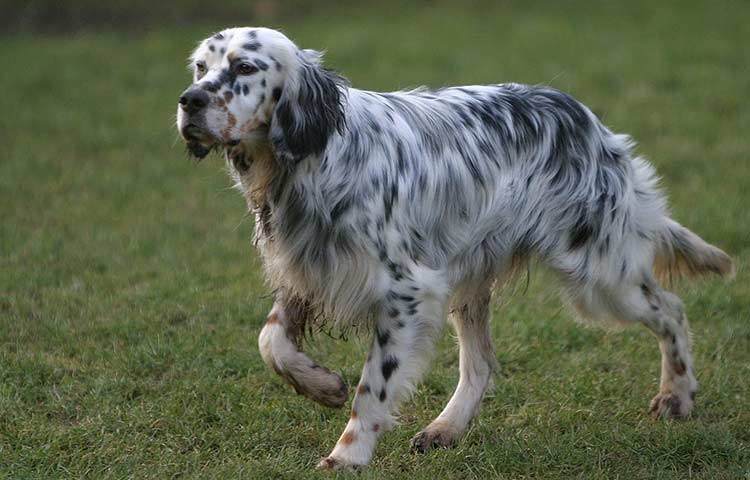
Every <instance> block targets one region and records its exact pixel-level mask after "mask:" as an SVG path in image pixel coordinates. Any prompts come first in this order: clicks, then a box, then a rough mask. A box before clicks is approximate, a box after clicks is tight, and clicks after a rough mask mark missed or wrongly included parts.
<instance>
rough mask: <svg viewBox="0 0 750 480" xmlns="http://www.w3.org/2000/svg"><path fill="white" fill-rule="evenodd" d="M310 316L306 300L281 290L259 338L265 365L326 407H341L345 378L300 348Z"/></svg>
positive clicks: (300, 392) (344, 393)
mask: <svg viewBox="0 0 750 480" xmlns="http://www.w3.org/2000/svg"><path fill="white" fill-rule="evenodd" d="M310 315H311V312H310V309H309V307H308V305H307V303H306V302H304V301H302V300H301V299H299V298H297V297H292V296H289V295H288V294H286V293H285V292H280V293H279V294H278V295H277V297H276V301H275V303H274V305H273V308H272V309H271V312H270V313H269V314H268V318H267V319H266V324H265V325H264V326H263V330H261V332H260V336H259V337H258V346H259V348H260V354H261V356H262V357H263V361H265V362H266V365H268V366H269V367H271V368H272V369H273V370H274V371H275V372H276V373H278V374H279V375H281V376H282V377H283V378H284V379H285V380H286V381H287V382H289V383H290V384H291V385H292V387H294V390H296V391H297V393H299V394H302V395H305V396H306V397H308V398H310V399H312V400H314V401H316V402H318V403H320V404H321V405H324V406H326V407H332V408H340V407H342V406H344V403H346V399H347V386H346V383H345V382H344V380H343V379H342V378H341V376H340V375H338V374H337V373H334V372H331V371H330V370H328V369H327V368H326V367H323V366H322V365H320V364H318V363H317V362H315V361H314V360H312V359H311V358H310V357H308V356H307V355H305V354H304V353H303V352H302V350H301V343H302V337H303V335H304V329H305V324H306V322H307V320H308V317H309V316H310Z"/></svg>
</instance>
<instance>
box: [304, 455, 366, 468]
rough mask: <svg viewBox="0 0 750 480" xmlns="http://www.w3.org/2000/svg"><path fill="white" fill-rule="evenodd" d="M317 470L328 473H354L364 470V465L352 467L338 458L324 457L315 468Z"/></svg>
mask: <svg viewBox="0 0 750 480" xmlns="http://www.w3.org/2000/svg"><path fill="white" fill-rule="evenodd" d="M315 468H316V469H317V470H321V471H328V472H342V471H343V472H354V471H357V470H360V469H362V468H364V465H353V464H350V463H347V462H345V461H343V460H341V459H339V458H335V457H326V458H324V459H322V460H321V461H320V462H318V465H317V466H316V467H315Z"/></svg>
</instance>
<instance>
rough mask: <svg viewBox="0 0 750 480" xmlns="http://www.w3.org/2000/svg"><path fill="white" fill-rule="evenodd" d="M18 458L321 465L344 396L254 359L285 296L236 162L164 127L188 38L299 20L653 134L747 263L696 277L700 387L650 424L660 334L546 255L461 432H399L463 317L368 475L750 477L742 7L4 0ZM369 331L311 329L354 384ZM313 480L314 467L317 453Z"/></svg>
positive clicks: (386, 86) (7, 332) (84, 464)
mask: <svg viewBox="0 0 750 480" xmlns="http://www.w3.org/2000/svg"><path fill="white" fill-rule="evenodd" d="M0 11H1V12H3V15H2V16H0V35H2V37H0V65H2V66H3V68H2V73H0V92H3V93H2V95H1V96H0V105H2V110H1V111H0V112H1V114H0V145H2V153H3V155H2V160H0V218H2V223H1V224H0V476H4V477H8V478H78V477H88V478H126V477H135V478H177V477H187V478H237V477H241V478H293V479H298V478H317V477H319V476H321V475H320V474H318V473H316V472H314V471H312V467H313V466H314V464H315V462H316V461H317V459H318V458H319V457H321V456H324V455H325V454H327V453H328V451H329V449H330V448H331V447H332V446H333V444H334V442H335V441H336V439H337V438H338V435H339V433H340V431H341V429H342V428H343V426H344V424H345V421H346V418H347V410H346V409H344V410H343V411H331V410H326V409H324V408H321V407H317V406H314V405H312V404H311V403H309V402H307V401H306V400H304V399H303V398H301V397H297V396H295V395H294V394H293V393H292V391H291V389H290V388H289V387H288V386H286V385H284V384H283V383H282V382H281V381H280V380H279V379H278V378H277V377H276V376H275V375H274V374H273V373H271V372H269V371H268V370H267V369H266V368H264V367H263V365H262V362H261V360H260V357H259V355H258V352H257V346H256V337H257V333H258V331H259V329H260V326H261V324H262V322H263V319H264V317H265V314H266V312H267V310H268V308H269V307H270V303H271V300H270V297H269V296H268V291H267V289H266V288H265V287H264V285H263V280H262V276H261V273H260V268H259V264H258V261H257V259H256V257H255V254H254V252H252V249H251V246H250V234H251V230H252V225H251V220H249V219H248V218H247V217H246V215H245V214H244V212H245V207H244V204H243V200H242V199H241V197H240V196H239V195H238V194H237V193H236V192H234V191H231V190H230V189H229V185H230V183H229V180H228V178H227V176H226V175H225V173H224V172H223V165H222V162H221V161H219V160H217V159H213V160H210V159H209V161H207V162H204V163H203V164H201V165H194V164H192V163H191V162H189V161H187V160H186V159H185V156H184V154H183V147H182V145H181V143H180V142H179V141H178V140H177V135H176V132H175V129H174V126H173V119H174V112H175V109H176V98H177V96H178V94H179V92H181V91H182V89H184V87H185V86H186V85H187V84H188V82H189V81H190V80H189V75H188V74H187V72H186V71H185V62H186V60H185V59H186V58H187V55H188V54H189V52H190V50H191V48H192V47H193V46H194V45H195V44H196V42H197V41H198V40H200V39H202V38H204V37H206V36H208V35H209V34H210V33H211V32H213V31H216V30H220V29H222V28H224V27H226V26H230V25H265V26H270V27H274V28H280V29H282V30H283V31H284V32H286V33H287V34H288V35H289V36H290V37H291V38H293V39H294V40H295V41H296V42H297V43H298V44H299V45H301V46H303V47H305V48H316V49H325V50H327V52H328V53H327V57H326V58H327V64H328V65H329V66H331V67H333V68H335V69H337V70H339V71H341V72H343V73H344V74H345V75H346V76H348V77H349V78H350V79H351V80H352V83H353V84H354V85H355V86H357V87H360V88H366V89H374V90H394V89H399V88H406V87H413V86H417V85H421V84H427V85H429V86H432V87H439V86H444V85H453V84H471V83H497V82H507V81H515V82H524V83H531V84H547V85H552V86H554V87H557V88H561V89H563V90H566V91H569V92H570V93H572V94H573V95H575V96H576V97H577V98H579V99H580V100H582V101H583V102H585V103H586V104H587V105H589V106H590V107H591V108H592V109H593V110H594V111H595V112H596V113H597V114H598V115H600V117H601V118H602V119H603V121H604V122H605V123H606V124H607V125H609V126H610V127H612V128H613V129H614V130H616V131H619V132H627V133H630V134H632V135H634V137H635V138H636V139H637V140H638V142H639V147H638V152H639V153H642V154H645V155H647V156H648V157H649V158H650V159H651V160H652V161H653V163H654V164H655V165H656V166H657V168H658V171H659V173H660V174H661V175H663V176H664V182H663V183H664V186H665V188H666V190H667V191H668V192H669V194H670V198H671V204H672V207H673V211H674V216H675V217H676V218H677V219H678V220H679V221H680V222H681V223H683V224H685V225H687V226H689V227H690V228H691V229H693V230H695V231H696V232H698V233H699V234H700V235H701V236H703V237H704V238H705V239H706V240H708V241H710V242H711V243H715V244H717V245H719V246H721V247H723V248H724V249H726V250H727V251H729V252H730V253H731V254H733V255H734V257H735V258H736V259H737V262H738V266H739V273H738V276H737V279H736V281H735V282H734V283H732V284H724V283H720V282H715V281H706V282H703V283H700V284H698V285H693V286H688V285H681V286H680V287H679V289H678V291H679V293H680V295H681V296H682V298H683V299H684V301H685V303H686V306H687V311H688V315H689V317H690V318H691V323H692V326H693V330H694V333H695V357H696V364H697V369H698V376H699V380H700V381H701V390H700V392H699V395H698V405H697V408H696V410H695V414H694V417H693V419H691V420H690V421H686V422H654V421H652V420H651V419H650V418H649V417H648V416H647V415H646V413H645V411H646V408H647V404H648V400H649V399H650V398H651V397H652V396H653V395H654V394H655V393H656V391H657V388H658V387H657V385H658V373H659V365H658V363H659V352H658V348H657V345H656V341H655V340H654V339H653V338H652V337H651V336H650V335H649V334H648V333H647V332H646V331H645V329H639V328H634V329H631V330H627V331H625V332H622V333H612V332H603V331H600V330H596V329H591V328H586V327H581V326H579V325H577V324H575V323H574V322H573V321H572V319H571V318H570V316H569V315H568V314H567V312H566V311H565V310H563V309H562V307H561V305H560V302H559V300H558V298H557V295H556V290H555V286H554V284H552V283H551V282H550V281H549V280H550V279H549V278H548V277H547V275H546V274H545V273H544V272H543V271H534V272H532V275H531V278H530V285H529V288H528V289H527V290H524V289H523V288H520V289H518V290H517V291H516V292H515V293H513V294H509V295H507V298H505V299H503V301H502V302H500V304H499V305H498V306H497V307H496V308H495V309H494V311H493V315H494V319H493V331H494V339H495V346H496V350H497V356H498V359H499V362H500V365H501V366H502V373H501V375H499V376H498V378H497V380H496V387H495V389H494V391H493V392H492V393H491V394H489V395H488V397H487V398H486V399H485V401H484V406H483V412H482V415H481V416H480V417H479V419H478V420H477V421H476V422H475V423H474V425H473V427H472V429H471V431H470V432H469V434H468V435H467V437H466V438H465V440H464V442H463V443H461V445H460V446H459V447H457V448H456V449H453V450H450V451H437V452H431V453H429V454H427V455H425V456H413V455H411V454H409V453H408V447H407V446H408V439H409V438H410V437H411V436H412V435H413V434H415V433H416V432H417V431H419V430H420V429H421V428H422V427H423V426H424V425H426V424H427V423H428V422H429V421H430V419H431V418H433V417H434V416H436V415H437V414H438V413H439V411H440V409H441V408H442V406H443V405H444V404H445V402H446V401H447V399H448V397H449V395H450V393H451V392H452V389H453V388H454V386H455V383H456V380H457V375H458V372H457V364H458V360H457V358H458V357H457V352H456V349H455V348H454V345H453V344H454V340H453V338H452V337H451V335H450V334H446V336H445V338H444V339H443V341H442V342H441V344H440V349H439V354H438V356H437V358H436V361H435V363H434V368H433V370H432V372H431V373H430V374H429V375H428V376H427V377H426V379H425V381H424V383H423V384H422V385H421V386H420V387H419V388H418V390H417V393H416V395H415V397H414V399H413V401H411V402H407V403H406V404H405V405H404V407H403V409H402V418H401V421H402V426H401V427H400V428H398V429H397V430H396V431H394V432H392V433H390V434H388V435H386V436H385V437H384V438H383V441H382V442H381V444H380V446H379V448H378V451H377V454H376V458H375V460H374V462H373V464H372V466H371V467H370V469H369V470H367V471H366V472H364V473H362V474H360V475H359V477H363V478H413V479H418V478H432V479H434V478H482V479H484V478H628V479H630V478H660V479H662V478H675V479H677V478H712V479H713V478H727V479H729V478H731V479H736V478H750V466H749V465H750V444H749V442H750V401H749V400H748V394H750V349H749V348H748V347H749V346H750V318H749V317H750V313H749V312H750V284H749V283H748V274H747V267H748V263H750V213H749V212H748V205H750V188H749V187H750V160H749V157H750V136H749V135H748V133H747V130H748V126H749V125H750V104H749V102H748V91H750V53H748V49H747V45H748V44H750V27H749V26H748V25H749V24H748V22H747V19H748V18H750V4H748V2H745V1H739V0H738V1H723V0H722V1H717V2H702V1H676V0H670V1H664V2H649V1H646V0H634V1H630V2H614V1H604V2H585V1H581V0H578V1H570V2H554V1H551V0H550V1H541V2H522V1H503V2H484V1H483V2H480V1H473V2H461V3H459V2H447V1H421V2H416V3H411V4H409V5H403V4H401V3H398V2H390V1H387V2H367V3H361V4H359V3H358V4H355V3H345V2H330V1H323V0H320V1H313V2H302V1H295V2H282V3H276V2H251V1H244V0H243V1H239V0H230V1H226V2H222V4H221V5H220V6H217V5H214V4H211V3H208V2H202V1H198V0H189V1H184V2H170V3H167V2H161V3H158V2H149V1H146V0H133V1H131V2H128V3H116V2H94V1H93V0H84V1H73V0H64V1H58V2H52V1H41V0H35V1H28V2H8V1H5V2H0ZM366 344H367V339H366V338H364V337H363V338H357V337H356V336H355V337H354V338H352V339H350V341H349V342H343V341H337V340H333V339H330V338H327V337H325V336H319V337H318V338H316V339H315V340H314V341H313V342H311V344H310V345H308V347H307V348H308V350H310V351H311V352H312V354H313V355H314V356H316V357H317V358H320V359H321V360H324V363H325V364H327V365H329V366H331V367H332V368H335V369H336V370H339V371H341V372H342V373H343V375H344V376H345V378H346V379H347V381H348V382H349V384H350V385H354V384H356V381H357V378H358V375H359V372H360V368H361V364H362V362H363V359H364V356H365V350H366ZM321 477H322V476H321Z"/></svg>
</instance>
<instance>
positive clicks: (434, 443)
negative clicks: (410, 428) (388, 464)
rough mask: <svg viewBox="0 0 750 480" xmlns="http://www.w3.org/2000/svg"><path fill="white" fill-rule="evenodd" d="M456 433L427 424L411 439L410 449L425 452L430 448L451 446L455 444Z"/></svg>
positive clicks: (415, 451)
mask: <svg viewBox="0 0 750 480" xmlns="http://www.w3.org/2000/svg"><path fill="white" fill-rule="evenodd" d="M457 441H458V439H457V438H456V435H455V434H454V433H453V432H451V431H449V430H446V429H444V428H440V427H432V426H429V427H427V428H425V429H424V430H422V431H421V432H419V433H418V434H416V435H414V437H413V438H412V439H411V451H412V452H414V453H425V452H427V451H428V450H430V449H432V448H452V447H454V446H456V443H457Z"/></svg>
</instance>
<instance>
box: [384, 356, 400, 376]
mask: <svg viewBox="0 0 750 480" xmlns="http://www.w3.org/2000/svg"><path fill="white" fill-rule="evenodd" d="M397 368H398V360H397V359H396V358H394V357H386V359H385V360H383V365H382V366H381V370H382V373H383V378H384V379H386V380H388V379H389V378H391V375H393V372H394V371H395V370H396V369H397Z"/></svg>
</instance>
